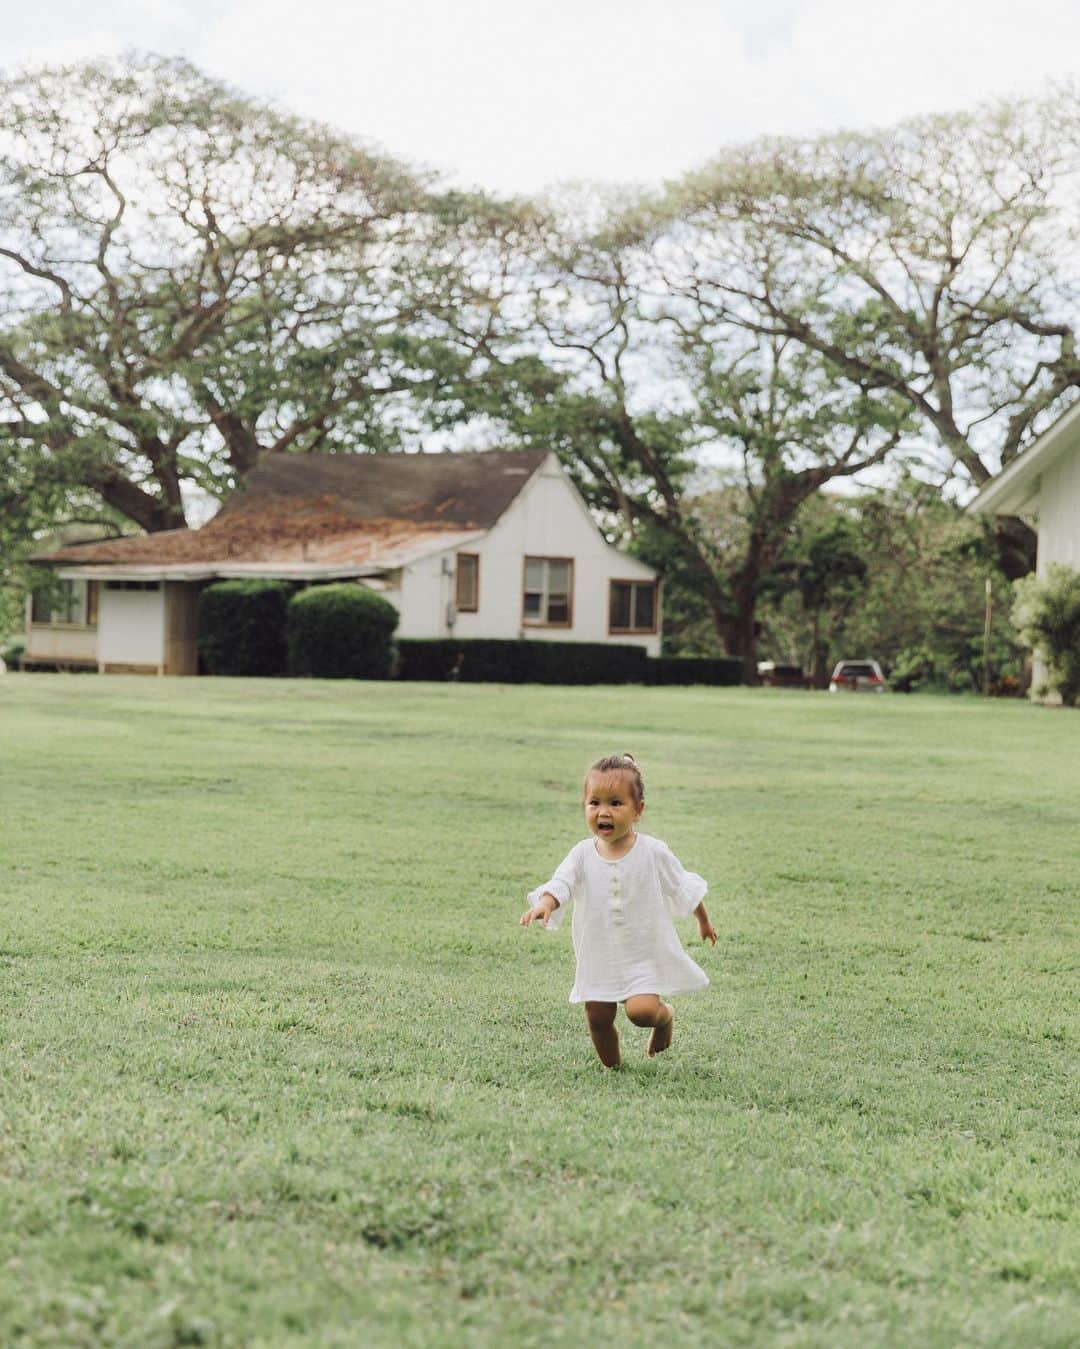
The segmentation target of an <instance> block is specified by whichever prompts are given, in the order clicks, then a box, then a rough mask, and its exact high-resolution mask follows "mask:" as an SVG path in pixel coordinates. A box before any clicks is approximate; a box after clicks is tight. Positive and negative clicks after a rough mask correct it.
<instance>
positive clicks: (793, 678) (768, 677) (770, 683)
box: [757, 660, 806, 689]
mask: <svg viewBox="0 0 1080 1349" xmlns="http://www.w3.org/2000/svg"><path fill="white" fill-rule="evenodd" d="M757 672H758V679H760V680H761V682H762V683H763V684H764V685H765V687H766V688H771V689H804V688H806V675H805V674H804V673H803V667H802V666H801V665H781V664H780V663H779V661H775V660H759V661H758V667H757Z"/></svg>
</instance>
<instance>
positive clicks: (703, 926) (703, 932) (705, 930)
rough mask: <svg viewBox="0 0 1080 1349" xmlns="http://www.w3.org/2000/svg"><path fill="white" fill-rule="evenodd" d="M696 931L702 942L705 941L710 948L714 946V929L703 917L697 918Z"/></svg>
mask: <svg viewBox="0 0 1080 1349" xmlns="http://www.w3.org/2000/svg"><path fill="white" fill-rule="evenodd" d="M697 930H698V935H699V936H700V937H701V940H702V941H707V942H708V943H709V945H710V946H715V945H716V928H714V927H713V925H712V923H711V922H710V921H709V919H708V918H705V917H703V916H702V917H699V918H698V920H697Z"/></svg>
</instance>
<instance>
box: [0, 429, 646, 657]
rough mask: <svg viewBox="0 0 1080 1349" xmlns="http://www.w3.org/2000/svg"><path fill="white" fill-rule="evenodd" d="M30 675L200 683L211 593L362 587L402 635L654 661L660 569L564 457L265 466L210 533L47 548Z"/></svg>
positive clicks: (31, 611)
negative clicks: (291, 586)
mask: <svg viewBox="0 0 1080 1349" xmlns="http://www.w3.org/2000/svg"><path fill="white" fill-rule="evenodd" d="M35 561H37V562H39V563H43V564H47V565H49V566H51V567H53V568H54V569H55V571H56V573H57V575H58V577H59V578H60V579H61V581H62V582H63V586H62V594H61V598H60V601H59V603H54V604H53V605H52V607H51V608H48V609H47V608H45V607H44V606H43V605H42V604H41V603H40V602H39V603H37V604H36V605H35V602H34V601H28V604H27V645H26V651H25V655H24V665H25V666H26V667H28V668H33V667H34V666H35V665H60V666H65V667H84V668H96V669H98V670H100V671H102V672H106V673H111V672H127V673H132V672H138V673H152V674H195V673H196V672H197V670H198V656H197V652H196V645H195V636H196V632H195V618H196V605H197V600H198V594H199V591H200V589H201V588H202V587H203V586H205V585H207V584H208V583H209V582H211V581H215V580H218V579H223V578H229V577H276V578H281V579H284V580H292V581H299V582H306V583H317V582H320V581H340V580H348V579H352V580H356V581H357V582H359V583H361V584H363V585H367V586H370V587H372V588H373V589H376V590H378V591H379V592H380V593H382V594H383V595H385V596H386V598H387V599H388V600H390V601H391V603H392V604H394V605H395V607H396V608H397V610H398V613H399V614H400V622H399V625H398V630H397V635H398V636H400V637H459V638H473V637H489V638H490V637H501V638H526V639H529V640H533V641H573V642H612V643H615V642H618V643H632V644H634V645H639V646H643V647H644V648H645V649H646V651H647V652H648V653H649V654H650V655H654V656H655V655H659V652H660V593H659V580H658V577H657V573H656V571H655V570H654V569H653V568H651V567H648V566H646V565H645V564H644V563H642V562H639V561H637V560H636V559H635V558H632V557H628V556H627V555H626V554H624V553H622V552H620V551H619V550H618V549H616V548H613V547H612V546H611V545H610V544H609V543H608V542H607V540H606V539H605V538H604V536H603V535H602V534H601V532H600V530H599V529H598V528H597V525H596V522H595V521H594V520H593V518H592V516H591V515H590V513H589V510H588V508H587V507H586V505H585V502H584V501H583V500H582V498H581V496H580V494H579V493H578V491H577V489H576V488H575V487H574V486H573V484H572V483H571V482H570V480H569V479H568V478H567V476H566V474H565V473H564V472H563V470H562V468H561V467H560V465H559V462H558V459H557V458H556V457H555V455H554V454H549V453H547V452H545V451H542V450H522V451H510V450H493V451H488V452H484V453H459V454H408V455H403V454H402V455H374V454H357V455H311V456H301V455H287V454H271V455H267V456H266V457H265V458H264V459H263V460H262V461H261V462H260V463H259V465H258V466H257V467H256V468H255V469H254V470H253V471H252V473H251V474H250V475H249V476H248V478H247V479H246V481H245V483H244V485H243V487H242V488H240V489H238V490H237V491H236V492H235V493H234V494H233V495H232V496H231V497H230V498H229V499H228V500H227V501H226V502H225V504H224V505H223V506H222V508H221V510H220V511H219V512H218V514H217V515H216V516H215V517H214V518H213V520H211V521H210V523H209V524H207V525H205V526H203V528H202V529H197V530H192V529H177V530H170V531H167V532H164V533H159V534H145V535H139V536H137V537H129V538H122V539H111V540H106V541H99V542H94V543H84V544H77V545H73V546H69V547H65V548H60V549H58V550H55V551H53V552H50V553H45V554H41V555H39V556H38V557H37V558H35Z"/></svg>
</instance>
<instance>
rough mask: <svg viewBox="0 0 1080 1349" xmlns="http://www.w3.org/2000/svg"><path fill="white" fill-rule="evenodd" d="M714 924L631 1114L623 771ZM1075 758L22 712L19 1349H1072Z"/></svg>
mask: <svg viewBox="0 0 1080 1349" xmlns="http://www.w3.org/2000/svg"><path fill="white" fill-rule="evenodd" d="M621 749H630V750H632V751H633V752H634V753H635V754H636V755H637V756H638V757H639V759H640V761H641V762H642V764H643V767H644V770H645V775H646V783H647V789H648V807H647V811H646V817H645V820H644V821H643V827H644V828H646V829H648V830H649V831H651V832H653V833H655V834H657V835H659V836H660V837H661V838H664V839H666V840H667V841H668V842H669V843H670V844H671V845H672V847H673V848H674V849H675V850H676V852H677V853H678V854H679V855H680V857H681V858H682V859H683V861H684V862H685V863H686V865H687V866H689V867H691V868H692V869H694V870H696V871H700V872H701V873H702V874H703V875H704V876H706V878H707V879H708V880H709V882H710V884H711V897H710V899H709V901H708V903H709V907H710V912H711V914H712V916H713V917H714V919H715V921H716V924H717V926H718V928H719V929H720V932H721V940H720V943H719V945H718V946H717V947H716V948H715V950H711V949H710V950H705V951H702V948H701V946H700V944H699V943H698V942H697V940H696V937H695V936H694V935H693V933H694V928H693V924H692V923H688V924H687V925H686V927H685V939H686V942H687V944H688V946H689V949H690V950H691V951H692V953H693V954H694V955H695V956H696V957H697V958H698V959H699V960H700V961H701V963H702V964H703V965H704V967H705V968H706V970H707V971H708V973H709V975H710V977H711V979H712V981H713V982H712V987H711V988H710V989H708V990H706V991H705V992H704V993H702V994H699V995H696V996H694V997H686V998H683V999H681V1000H679V1001H678V1003H677V1007H678V1024H677V1031H676V1039H675V1044H674V1047H673V1049H672V1051H671V1052H670V1053H668V1054H666V1055H664V1056H662V1057H660V1058H658V1059H657V1060H655V1061H648V1060H646V1058H645V1057H644V1045H645V1037H646V1035H647V1032H645V1031H640V1030H636V1029H635V1028H633V1027H629V1026H627V1025H626V1023H625V1021H622V1020H621V1026H622V1031H623V1044H624V1054H625V1057H626V1060H627V1066H626V1068H625V1069H624V1071H622V1072H621V1073H619V1074H605V1073H604V1072H603V1071H602V1070H601V1069H600V1068H599V1066H598V1065H597V1063H596V1061H595V1059H594V1057H593V1052H592V1049H591V1046H590V1044H589V1041H588V1037H587V1035H586V1033H585V1029H584V1025H583V1020H582V1014H581V1009H580V1008H576V1007H571V1006H569V1005H568V1004H567V1001H566V998H567V993H568V990H569V987H570V984H571V982H572V959H573V958H572V952H571V947H570V941H569V934H568V933H565V932H564V933H560V934H558V935H552V934H548V933H544V932H541V931H539V930H535V929H532V930H528V931H526V930H523V929H519V928H518V926H517V917H518V915H519V913H520V911H521V909H522V907H523V899H524V894H525V892H526V890H527V888H529V887H530V886H532V885H535V884H537V883H538V882H539V881H542V880H543V879H545V878H546V876H547V875H548V874H550V870H551V868H552V867H553V865H554V863H555V862H557V861H558V860H559V858H561V857H562V855H563V854H564V852H565V851H566V850H567V849H568V847H569V846H570V845H571V844H572V843H573V842H574V841H576V840H577V839H578V838H579V837H581V834H582V832H583V831H582V825H581V820H580V814H579V808H578V802H577V794H578V789H579V784H580V779H581V775H582V771H583V769H584V767H585V766H586V764H587V763H588V762H589V761H590V760H591V759H592V758H594V757H595V756H598V755H600V754H602V753H605V752H610V751H613V750H621ZM1078 751H1080V714H1071V713H1067V712H1060V711H1059V712H1050V711H1046V710H1043V709H1037V708H1033V707H1028V706H1025V705H1022V704H1019V703H1012V704H1006V703H994V704H992V705H985V704H981V703H979V702H977V701H975V700H962V699H956V700H946V699H933V698H914V699H904V698H901V697H886V698H878V699H875V698H829V697H828V696H826V695H820V694H802V693H785V692H773V691H766V690H761V691H746V690H709V689H700V690H697V689H691V690H678V689H656V690H652V689H649V690H642V689H616V690H609V689H592V688H590V689H542V688H500V687H490V688H486V687H477V686H461V687H454V686H432V685H405V686H397V685H391V684H344V683H339V684H334V683H321V682H292V681H264V682H257V681H241V680H237V681H214V680H207V679H203V680H174V681H166V680H162V681H153V680H138V679H126V678H119V677H110V678H91V677H75V678H72V677H59V676H55V677H49V676H12V677H8V678H6V679H2V680H0V773H2V784H0V791H2V796H0V800H2V805H3V829H2V833H0V866H2V871H0V874H2V876H3V886H4V897H3V906H2V928H0V1011H2V1016H3V1023H2V1024H3V1033H4V1039H3V1052H2V1069H0V1173H2V1177H3V1185H2V1187H0V1343H3V1344H5V1345H8V1344H15V1345H20V1344H27V1345H38V1344H42V1345H44V1344H61V1345H88V1346H89V1345H93V1346H97V1345H131V1346H140V1349H141V1347H142V1346H148V1347H151V1349H152V1347H153V1346H165V1345H181V1344H208V1345H320V1346H321V1345H342V1346H352V1345H383V1344H386V1345H391V1344H393V1345H415V1346H438V1345H495V1344H500V1345H548V1344H553V1343H556V1342H566V1343H570V1344H588V1345H613V1346H614V1345H623V1346H625V1345H638V1344H642V1345H644V1344H651V1343H656V1342H668V1343H673V1344H688V1345H692V1344H702V1345H705V1344H707V1345H753V1346H761V1345H767V1346H771V1345H785V1346H789V1345H790V1346H805V1345H822V1346H826V1345H828V1346H835V1345H919V1346H934V1345H940V1346H956V1345H964V1344H980V1345H1001V1346H1016V1345H1032V1346H1038V1347H1039V1349H1047V1347H1048V1346H1066V1345H1069V1346H1074V1345H1077V1344H1078V1343H1080V1287H1078V1268H1080V1230H1078V1229H1080V1219H1078V1211H1080V1204H1078V1200H1080V1146H1078V1144H1080V1127H1078V1120H1080V1115H1078V1110H1080V1080H1078V1072H1077V1069H1078V1065H1080V1055H1078V1048H1080V1036H1078V1022H1077V1013H1076V997H1077V991H1078V985H1080V981H1078V977H1077V976H1078V970H1080V940H1078V937H1080V933H1078V921H1077V912H1078V906H1077V901H1078V897H1080V828H1078V820H1077V816H1078V802H1080V795H1078V792H1077V786H1078V774H1077V765H1078V761H1080V757H1078Z"/></svg>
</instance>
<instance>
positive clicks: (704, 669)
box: [649, 656, 742, 685]
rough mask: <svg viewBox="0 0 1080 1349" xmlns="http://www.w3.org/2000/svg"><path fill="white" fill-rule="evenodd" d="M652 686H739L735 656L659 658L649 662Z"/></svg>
mask: <svg viewBox="0 0 1080 1349" xmlns="http://www.w3.org/2000/svg"><path fill="white" fill-rule="evenodd" d="M649 664H650V665H651V666H652V682H653V683H654V684H729V685H730V684H741V683H742V661H741V660H739V658H738V657H737V656H659V657H657V658H656V659H655V660H651V661H650V662H649Z"/></svg>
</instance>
